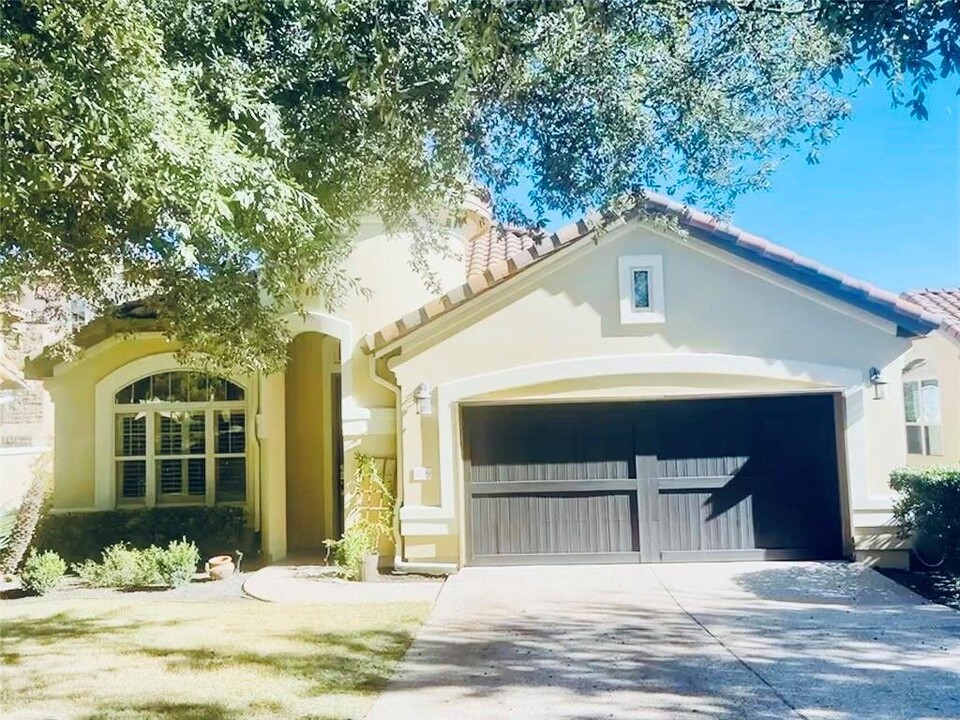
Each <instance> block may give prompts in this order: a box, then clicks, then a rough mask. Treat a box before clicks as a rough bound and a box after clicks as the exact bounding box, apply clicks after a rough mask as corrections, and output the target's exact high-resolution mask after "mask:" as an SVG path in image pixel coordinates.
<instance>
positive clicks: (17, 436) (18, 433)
mask: <svg viewBox="0 0 960 720" xmlns="http://www.w3.org/2000/svg"><path fill="white" fill-rule="evenodd" d="M24 314H25V313H24ZM23 320H24V318H23V317H21V316H20V315H13V314H6V313H5V314H3V316H2V318H0V480H2V482H0V511H6V510H10V509H12V508H15V507H17V506H18V505H19V504H20V500H21V498H22V497H23V494H24V492H26V490H27V488H28V487H29V485H30V482H31V480H32V479H33V477H34V471H35V468H36V467H37V466H38V465H37V463H38V461H39V460H40V458H41V457H42V456H43V455H44V454H45V453H46V452H47V451H48V450H49V449H50V445H51V441H52V435H53V404H52V403H51V402H50V398H49V396H48V395H47V393H46V391H44V389H43V384H42V383H41V382H38V381H36V380H26V379H24V376H23V372H22V371H21V367H22V365H23V359H24V357H25V356H26V355H27V354H28V353H29V352H31V351H33V352H36V351H37V350H38V349H39V348H42V347H43V344H44V342H45V341H46V340H47V339H48V338H41V337H40V336H38V334H37V333H36V332H35V328H33V327H32V326H30V324H29V323H24V322H23Z"/></svg>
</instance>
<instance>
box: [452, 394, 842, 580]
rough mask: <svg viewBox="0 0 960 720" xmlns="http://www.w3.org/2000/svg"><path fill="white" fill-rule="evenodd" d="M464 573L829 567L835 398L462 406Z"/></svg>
mask: <svg viewBox="0 0 960 720" xmlns="http://www.w3.org/2000/svg"><path fill="white" fill-rule="evenodd" d="M463 429H464V435H463V440H464V442H463V447H464V456H465V457H464V460H465V465H464V467H465V470H466V473H467V480H468V482H467V490H468V498H469V500H468V502H469V503H470V511H469V513H468V516H467V523H468V537H469V539H470V543H471V550H470V556H471V562H475V563H484V562H510V561H516V562H530V561H532V560H531V558H534V557H536V558H538V561H540V560H542V559H543V558H554V559H556V560H560V561H562V560H563V559H564V558H567V557H569V558H577V559H582V558H584V557H587V558H589V557H594V558H595V559H597V560H602V559H606V558H609V557H617V558H621V559H622V558H624V557H627V558H632V559H638V560H642V561H643V562H660V561H665V560H668V561H676V560H709V559H738V558H762V557H809V558H824V557H837V556H838V555H839V553H840V546H841V535H840V505H839V486H838V482H839V479H838V473H837V468H836V445H835V442H836V435H835V426H834V419H833V398H832V397H831V396H828V395H823V396H793V397H769V398H749V399H736V400H727V399H723V400H704V401H673V402H666V401H664V402H645V403H605V404H591V405H529V406H502V407H495V406H486V407H468V408H464V410H463Z"/></svg>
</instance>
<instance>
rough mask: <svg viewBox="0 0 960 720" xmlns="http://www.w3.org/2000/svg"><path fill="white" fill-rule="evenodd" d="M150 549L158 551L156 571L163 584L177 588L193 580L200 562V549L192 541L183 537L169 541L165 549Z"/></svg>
mask: <svg viewBox="0 0 960 720" xmlns="http://www.w3.org/2000/svg"><path fill="white" fill-rule="evenodd" d="M150 549H151V550H154V549H155V550H158V551H159V552H158V553H157V556H156V564H157V571H158V573H159V575H160V579H161V581H162V582H163V584H164V585H169V586H170V587H175V588H178V587H183V586H184V585H187V584H189V582H190V581H191V580H193V575H194V573H196V572H197V565H198V564H199V563H200V551H199V550H197V546H196V545H194V544H193V543H192V542H187V539H186V538H183V539H182V540H174V541H173V542H171V543H170V544H169V545H168V546H167V549H166V550H160V548H150Z"/></svg>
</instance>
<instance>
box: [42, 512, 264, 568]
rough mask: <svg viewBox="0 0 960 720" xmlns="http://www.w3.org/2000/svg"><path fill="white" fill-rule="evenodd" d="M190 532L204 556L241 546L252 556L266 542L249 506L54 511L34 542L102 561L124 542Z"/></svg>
mask: <svg viewBox="0 0 960 720" xmlns="http://www.w3.org/2000/svg"><path fill="white" fill-rule="evenodd" d="M184 537H185V538H186V539H187V540H190V541H192V542H194V543H195V544H196V545H197V547H198V548H199V550H200V557H201V559H206V558H209V557H213V556H214V555H227V554H233V552H234V551H235V550H241V551H242V552H243V553H244V554H245V555H246V556H247V557H248V558H251V559H252V558H253V557H254V556H255V555H256V553H257V552H258V551H259V546H260V545H259V536H258V534H257V533H254V532H253V531H252V530H250V529H249V528H247V527H246V526H245V525H244V521H243V508H239V507H230V506H223V507H216V506H215V507H180V508H177V507H162V508H144V509H139V510H106V511H103V512H83V513H69V512H68V513H56V514H50V515H47V517H45V518H44V519H43V520H42V521H41V523H40V526H39V527H38V528H37V533H36V535H35V536H34V541H33V547H34V548H36V549H37V551H38V552H42V551H44V550H53V551H54V552H56V553H58V554H59V555H60V556H61V557H62V558H63V559H64V560H66V561H67V562H68V563H70V564H73V563H80V562H83V561H84V560H97V561H99V560H100V556H101V554H102V553H103V551H104V549H106V548H108V547H110V546H111V545H115V544H117V543H121V542H122V543H127V544H129V545H130V546H131V547H134V548H138V549H144V548H148V547H150V546H151V545H159V546H161V547H166V546H167V545H168V544H169V543H171V542H173V541H176V540H180V539H182V538H184Z"/></svg>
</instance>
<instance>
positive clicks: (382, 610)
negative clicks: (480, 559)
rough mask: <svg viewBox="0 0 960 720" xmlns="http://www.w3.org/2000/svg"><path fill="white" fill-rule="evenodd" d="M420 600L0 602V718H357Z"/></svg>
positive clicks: (397, 653)
mask: <svg viewBox="0 0 960 720" xmlns="http://www.w3.org/2000/svg"><path fill="white" fill-rule="evenodd" d="M428 611H429V606H428V605H426V604H414V603H406V604H393V605H372V604H371V605H302V606H297V605H272V604H268V603H259V602H254V601H249V602H247V601H243V602H192V603H185V602H174V601H163V600H160V601H156V602H154V601H144V600H143V599H139V600H130V599H127V598H117V599H113V598H111V599H108V600H83V599H67V600H63V599H59V600H58V599H49V600H48V599H46V598H45V599H42V600H37V601H27V602H23V601H5V602H0V628H2V636H0V649H2V656H0V659H2V665H0V716H2V717H4V718H11V720H12V719H13V718H19V717H24V718H27V717H29V718H47V717H50V718H62V719H63V720H240V719H241V718H243V720H255V719H259V718H278V717H282V718H299V719H300V720H334V719H347V718H350V719H354V720H359V718H362V717H363V715H364V713H365V712H366V710H367V709H368V707H369V705H370V703H371V702H372V700H373V698H374V697H375V696H376V695H377V693H378V692H379V691H380V690H381V689H382V688H383V685H384V684H385V682H386V680H387V678H388V677H389V675H390V673H391V671H392V669H393V666H394V664H395V663H396V661H397V660H398V659H399V658H400V657H401V656H402V655H403V653H404V651H405V650H406V649H407V647H408V646H409V644H410V641H411V640H412V636H413V633H414V632H415V631H416V629H417V627H419V625H420V624H421V623H422V621H423V620H424V618H425V617H426V615H427V613H428Z"/></svg>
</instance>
